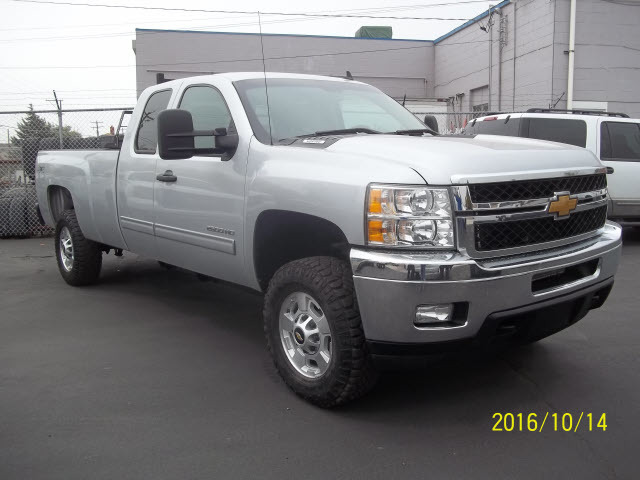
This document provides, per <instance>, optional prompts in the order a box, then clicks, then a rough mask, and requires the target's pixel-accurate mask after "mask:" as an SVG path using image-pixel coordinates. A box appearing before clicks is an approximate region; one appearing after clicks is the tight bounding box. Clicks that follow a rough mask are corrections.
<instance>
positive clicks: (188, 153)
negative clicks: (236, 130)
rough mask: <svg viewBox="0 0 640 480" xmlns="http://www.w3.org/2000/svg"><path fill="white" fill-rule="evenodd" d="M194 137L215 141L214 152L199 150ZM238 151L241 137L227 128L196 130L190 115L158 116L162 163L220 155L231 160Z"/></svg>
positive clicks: (171, 112)
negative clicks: (198, 156) (229, 131)
mask: <svg viewBox="0 0 640 480" xmlns="http://www.w3.org/2000/svg"><path fill="white" fill-rule="evenodd" d="M195 137H215V148H196V147H195V141H194V139H195ZM236 148H238V135H236V134H229V133H227V129H226V128H216V129H215V130H194V129H193V117H192V116H191V112H188V111H186V110H177V109H170V110H163V111H162V112H160V113H159V114H158V152H159V154H160V158H161V159H163V160H184V159H187V158H191V157H193V156H194V155H198V154H200V155H208V154H221V155H222V160H229V159H230V158H231V156H233V152H234V151H235V150H236Z"/></svg>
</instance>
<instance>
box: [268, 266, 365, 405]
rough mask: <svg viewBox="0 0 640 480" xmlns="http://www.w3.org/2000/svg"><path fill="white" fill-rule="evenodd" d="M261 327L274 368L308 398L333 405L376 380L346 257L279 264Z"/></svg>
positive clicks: (320, 403)
mask: <svg viewBox="0 0 640 480" xmlns="http://www.w3.org/2000/svg"><path fill="white" fill-rule="evenodd" d="M264 328H265V335H266V337H267V345H268V347H269V352H270V353H271V357H272V358H273V361H274V363H275V366H276V368H277V369H278V372H279V373H280V375H281V376H282V378H283V379H284V381H285V383H286V384H287V385H288V386H289V387H290V388H291V389H292V390H293V391H294V392H295V393H297V394H298V395H300V396H301V397H303V398H305V399H306V400H308V401H310V402H311V403H314V404H316V405H318V406H321V407H333V406H336V405H340V404H343V403H346V402H348V401H351V400H353V399H355V398H357V397H360V396H361V395H363V394H364V393H366V392H367V391H368V390H369V389H370V388H371V387H372V386H373V385H374V383H375V380H376V373H375V371H374V369H373V367H372V365H371V359H370V357H369V355H368V353H367V351H366V342H365V337H364V332H363V330H362V323H361V320H360V313H359V311H358V306H357V302H356V298H355V292H354V289H353V277H352V275H351V271H350V269H349V266H348V265H347V264H346V263H345V262H343V261H341V260H339V259H337V258H333V257H310V258H303V259H301V260H295V261H293V262H290V263H287V264H286V265H284V266H283V267H282V268H280V270H278V271H277V272H276V274H275V275H274V276H273V279H272V280H271V282H270V283H269V288H268V290H267V294H266V296H265V301H264Z"/></svg>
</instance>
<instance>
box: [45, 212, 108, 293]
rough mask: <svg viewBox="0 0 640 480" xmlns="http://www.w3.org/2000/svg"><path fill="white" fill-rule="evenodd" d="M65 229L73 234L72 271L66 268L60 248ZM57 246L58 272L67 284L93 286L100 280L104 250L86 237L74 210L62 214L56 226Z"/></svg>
mask: <svg viewBox="0 0 640 480" xmlns="http://www.w3.org/2000/svg"><path fill="white" fill-rule="evenodd" d="M65 227H66V228H67V229H68V231H69V233H70V234H71V241H72V244H73V261H72V262H71V269H70V270H68V269H67V268H65V266H64V263H63V260H62V258H63V255H61V247H60V235H61V232H62V231H63V229H64V228H65ZM55 245H56V260H57V262H58V270H60V275H62V278H63V279H64V281H65V282H67V283H68V284H69V285H73V286H74V287H80V286H84V285H91V284H92V283H95V282H96V281H97V280H98V277H99V276H100V269H101V268H102V249H101V248H100V245H99V244H97V243H96V242H93V241H91V240H87V239H86V238H85V237H84V235H83V233H82V230H80V225H78V220H77V219H76V214H75V212H74V211H73V210H65V211H64V212H62V215H61V216H60V220H58V223H57V225H56V234H55Z"/></svg>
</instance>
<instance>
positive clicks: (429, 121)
mask: <svg viewBox="0 0 640 480" xmlns="http://www.w3.org/2000/svg"><path fill="white" fill-rule="evenodd" d="M424 124H425V125H426V126H427V127H429V128H430V129H431V130H433V131H434V132H437V131H438V120H437V119H436V117H435V115H425V116H424Z"/></svg>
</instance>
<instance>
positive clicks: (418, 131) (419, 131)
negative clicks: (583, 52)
mask: <svg viewBox="0 0 640 480" xmlns="http://www.w3.org/2000/svg"><path fill="white" fill-rule="evenodd" d="M389 133H390V134H391V135H422V134H423V133H430V134H431V135H433V136H436V135H440V134H439V133H438V132H436V131H435V130H432V129H430V128H415V129H412V130H396V131H395V132H389Z"/></svg>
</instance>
